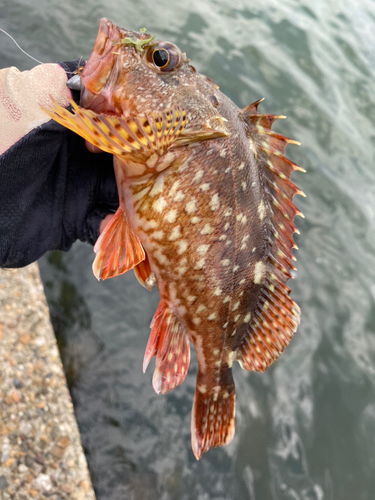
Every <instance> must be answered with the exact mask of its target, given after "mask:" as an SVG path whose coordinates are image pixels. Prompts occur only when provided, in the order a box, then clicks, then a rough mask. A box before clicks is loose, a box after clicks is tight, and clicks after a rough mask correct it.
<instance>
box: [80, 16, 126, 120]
mask: <svg viewBox="0 0 375 500" xmlns="http://www.w3.org/2000/svg"><path fill="white" fill-rule="evenodd" d="M120 33H121V28H119V27H118V26H117V25H116V24H114V23H112V21H110V20H109V19H107V18H105V17H103V18H102V19H100V21H99V27H98V34H97V36H96V40H95V42H94V46H93V49H92V51H91V54H90V57H89V58H88V60H87V62H86V65H85V67H84V69H83V71H82V74H81V84H82V89H81V100H80V104H81V106H82V107H84V108H88V107H90V109H92V110H93V111H95V110H96V109H98V110H101V111H106V112H110V113H115V114H118V112H116V110H115V108H114V106H113V103H112V100H111V96H112V92H113V88H108V83H109V82H110V80H111V77H112V76H113V71H116V69H115V68H116V64H115V58H116V57H117V56H116V55H115V54H114V53H113V52H114V43H113V42H114V41H116V40H118V39H119V38H121V35H120Z"/></svg>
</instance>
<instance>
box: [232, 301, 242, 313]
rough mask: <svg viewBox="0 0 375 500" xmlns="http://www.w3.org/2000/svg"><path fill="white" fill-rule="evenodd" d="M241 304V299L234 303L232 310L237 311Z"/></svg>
mask: <svg viewBox="0 0 375 500" xmlns="http://www.w3.org/2000/svg"><path fill="white" fill-rule="evenodd" d="M240 304H241V302H240V301H238V302H236V303H235V304H234V306H233V307H232V311H237V309H238V308H239V307H240Z"/></svg>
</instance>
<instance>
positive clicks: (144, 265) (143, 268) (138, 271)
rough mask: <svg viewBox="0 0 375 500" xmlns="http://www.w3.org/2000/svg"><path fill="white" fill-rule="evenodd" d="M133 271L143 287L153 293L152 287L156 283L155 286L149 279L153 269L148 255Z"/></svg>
mask: <svg viewBox="0 0 375 500" xmlns="http://www.w3.org/2000/svg"><path fill="white" fill-rule="evenodd" d="M133 271H134V274H135V277H136V278H137V280H138V282H139V283H140V284H141V285H142V286H144V287H145V288H147V290H148V291H151V290H152V287H153V286H154V284H156V283H154V284H153V283H152V280H150V279H149V278H150V275H151V267H150V263H149V261H148V257H147V254H146V257H145V260H142V262H140V263H139V264H137V265H136V266H135V267H134V268H133Z"/></svg>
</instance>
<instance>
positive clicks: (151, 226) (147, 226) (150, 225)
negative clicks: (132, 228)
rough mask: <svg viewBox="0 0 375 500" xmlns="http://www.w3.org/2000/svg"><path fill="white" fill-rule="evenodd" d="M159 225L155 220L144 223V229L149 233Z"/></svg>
mask: <svg viewBox="0 0 375 500" xmlns="http://www.w3.org/2000/svg"><path fill="white" fill-rule="evenodd" d="M158 225H159V224H158V223H157V222H156V221H155V220H153V219H151V220H145V221H142V229H143V230H144V231H148V230H149V229H154V228H155V227H158Z"/></svg>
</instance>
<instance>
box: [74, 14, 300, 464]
mask: <svg viewBox="0 0 375 500" xmlns="http://www.w3.org/2000/svg"><path fill="white" fill-rule="evenodd" d="M127 37H130V38H133V39H134V40H146V39H148V38H149V37H150V35H147V34H145V33H136V32H130V31H126V30H124V29H122V28H119V27H118V26H116V25H114V24H112V23H111V22H110V21H108V20H106V19H102V20H101V21H100V25H99V34H98V38H97V41H96V43H95V46H94V49H93V52H92V54H91V56H90V59H89V60H88V62H87V64H86V67H85V69H84V71H83V73H82V84H83V86H84V90H83V92H82V97H81V105H82V106H83V107H85V108H90V109H91V110H94V111H95V112H96V113H104V114H112V115H117V116H125V117H126V116H141V115H152V113H154V112H156V111H162V110H167V109H170V108H172V107H177V108H178V109H180V110H185V111H186V118H187V127H186V132H192V131H195V130H202V129H208V130H209V129H218V130H222V131H224V133H225V134H226V137H220V138H216V139H212V140H207V141H198V142H196V143H193V144H188V145H185V146H182V147H178V148H177V147H175V148H174V147H173V146H172V147H171V149H170V151H169V152H168V153H167V154H166V155H165V156H164V157H163V159H162V161H163V162H164V163H163V166H162V168H163V169H162V170H161V169H158V170H161V171H155V170H153V169H152V168H149V167H146V166H145V165H141V164H139V163H134V162H132V161H128V160H127V159H126V158H125V159H124V158H116V157H115V159H114V166H115V172H116V178H117V182H118V187H119V195H120V203H121V206H122V207H123V209H124V211H125V213H126V217H127V219H128V221H129V223H130V225H131V226H132V228H133V229H134V232H135V233H136V235H137V236H138V238H139V240H140V242H141V243H142V246H143V248H144V250H145V253H146V255H147V257H148V261H149V264H150V268H151V271H152V273H153V275H154V276H155V278H156V281H157V285H158V288H159V292H160V297H161V305H162V307H163V308H164V309H165V310H167V311H168V314H169V315H170V316H171V317H173V318H174V321H176V325H177V326H176V331H177V332H180V331H181V332H182V334H183V335H184V336H187V337H188V339H189V340H191V341H192V342H193V344H194V346H195V349H196V352H197V358H198V364H199V368H198V375H197V389H196V394H195V399H194V408H193V416H192V443H193V451H194V453H195V455H196V457H197V458H200V456H201V454H202V453H203V452H204V451H207V450H208V449H209V447H210V446H217V445H220V444H225V443H228V442H230V441H231V440H232V438H233V434H234V404H235V403H234V401H235V397H234V382H233V377H232V371H231V367H232V364H233V361H234V360H235V359H236V357H237V356H238V357H239V358H240V361H241V362H243V363H244V364H245V367H246V368H247V369H254V370H264V369H265V368H266V367H267V366H269V364H271V363H272V361H273V360H274V359H276V358H277V357H278V355H279V354H280V352H282V350H283V349H284V347H285V345H287V343H288V342H289V340H290V338H291V336H292V335H293V332H294V331H295V329H296V326H297V324H298V317H299V316H298V315H299V313H298V311H297V306H295V305H294V303H293V302H292V301H291V300H290V299H289V297H288V294H289V289H287V287H286V286H285V282H286V280H287V279H288V277H289V276H290V275H289V271H290V269H291V267H292V266H291V263H290V258H291V256H292V254H291V249H292V247H293V242H292V239H291V235H292V233H293V232H294V226H293V223H292V222H293V218H294V215H295V214H296V213H297V210H296V209H295V207H294V206H293V205H292V204H291V200H292V197H293V195H294V194H295V193H296V192H298V190H297V189H296V188H295V186H294V185H292V184H291V183H290V181H288V178H289V175H290V171H291V170H293V168H291V167H290V165H291V163H290V162H289V163H288V164H287V163H285V165H287V167H286V166H285V165H284V164H283V165H284V167H283V168H284V171H286V170H287V168H289V171H287V172H286V176H285V175H284V174H281V175H280V177H281V179H284V178H285V179H286V180H285V181H284V180H282V181H280V182H284V184H285V183H287V182H289V184H285V186H286V187H285V186H284V187H285V189H289V190H290V192H288V196H284V197H282V196H281V198H280V199H285V200H286V201H287V202H288V203H289V200H290V203H289V204H288V205H285V206H284V205H282V203H284V202H282V203H281V205H280V204H279V205H278V201H277V199H278V198H277V196H278V195H277V194H275V195H274V198H272V193H271V191H272V189H273V188H272V186H271V188H269V187H267V186H266V180H267V179H268V178H266V176H265V173H264V170H266V168H265V167H261V165H263V164H264V165H265V163H266V162H267V161H268V158H271V156H270V155H271V152H272V151H273V150H277V152H276V153H275V155H276V156H275V155H274V156H275V158H276V160H277V161H279V162H280V161H281V162H283V161H284V160H283V158H281V159H280V151H281V152H283V150H284V148H285V143H287V142H288V141H287V140H286V139H285V138H283V137H282V136H280V137H276V138H274V137H272V138H271V139H270V138H269V136H270V134H269V132H268V130H270V128H269V129H268V128H267V131H266V132H264V133H265V134H268V135H265V136H264V137H263V136H261V135H257V134H256V132H258V133H259V134H262V133H263V130H264V127H265V126H267V127H268V122H267V120H269V119H270V117H269V115H267V117H266V118H262V117H263V116H265V115H256V113H257V112H256V107H255V108H254V109H253V108H251V109H250V111H248V115H249V116H247V114H246V113H245V112H242V111H241V110H240V109H239V108H238V107H237V106H236V105H235V104H234V103H233V102H232V101H231V100H230V99H229V98H228V97H226V96H225V95H224V94H222V93H221V92H220V91H219V90H218V87H217V86H215V85H214V84H213V83H212V82H211V80H209V79H208V78H207V77H205V76H204V75H200V74H198V73H196V71H195V69H194V68H193V67H192V66H190V65H189V63H188V60H187V59H186V56H185V55H184V54H182V55H181V64H180V66H178V67H177V68H176V69H175V70H174V71H171V72H169V73H163V72H162V71H160V70H158V69H157V68H155V67H153V66H152V64H150V61H149V59H147V54H148V52H147V45H146V46H145V47H144V50H143V51H141V50H138V49H137V48H136V47H135V45H134V44H120V43H117V42H118V41H119V40H121V39H124V38H127ZM154 43H157V42H155V41H153V42H152V44H154ZM254 113H255V114H254ZM258 116H259V117H260V118H259V119H258V118H257V117H258ZM254 117H255V118H254ZM252 120H253V121H254V120H255V122H254V123H255V125H254V127H255V128H254V127H253V126H252ZM265 120H266V121H265ZM272 121H273V120H271V123H272ZM267 141H268V143H267ZM270 141H273V142H270ZM283 141H284V143H283ZM279 143H280V144H281V143H283V145H281V146H280V144H279ZM266 146H267V147H268V146H270V147H271V150H270V151H271V152H270V153H267V155H268V156H267V155H266V154H265V153H264V151H265V149H264V147H266ZM262 148H263V149H262ZM272 148H273V150H272ZM272 154H273V153H272ZM276 160H275V161H276ZM285 161H286V160H285ZM262 162H263V163H262ZM268 163H270V162H268ZM271 167H272V165H271ZM268 180H269V179H268ZM277 182H278V181H277ZM275 186H276V184H275ZM276 187H277V186H276ZM270 193H271V194H270ZM275 200H276V201H275ZM289 205H290V206H289ZM278 206H279V208H278ZM275 207H276V208H275ZM291 207H293V208H291ZM277 210H278V211H277ZM288 210H289V211H290V213H289V212H288ZM287 212H288V213H287ZM280 214H281V215H280ZM282 217H285V218H286V220H284V219H283V222H278V219H280V218H282ZM275 227H276V228H277V230H276V232H277V231H279V233H280V235H281V240H280V241H284V240H285V241H287V243H285V242H284V243H285V244H284V247H282V248H283V252H284V253H283V255H282V256H281V257H280V258H279V257H276V258H277V259H279V260H280V262H279V263H278V264H276V267H272V266H274V264H273V263H272V262H273V261H272V259H274V254H275V255H276V254H277V255H279V256H280V255H281V253H280V249H279V248H281V247H275V248H276V249H273V246H272V241H271V240H272V234H273V231H274V228H275ZM276 239H277V240H278V241H279V236H276ZM289 240H290V241H289ZM270 241H271V243H270ZM277 252H278V253H277ZM285 252H286V255H285ZM271 261H272V262H271ZM277 266H278V267H277ZM275 294H276V295H275ZM284 295H285V296H284ZM275 297H276V298H275ZM268 298H269V299H270V303H269V302H268ZM273 299H275V301H279V302H280V304H281V305H280V311H281V312H280V311H279V310H278V307H279V306H275V307H274V306H273V304H272V303H273ZM293 308H294V309H293ZM292 309H293V310H292ZM291 311H292V312H291ZM251 328H252V330H250V329H251ZM284 330H285V332H284ZM151 335H155V334H154V333H153V331H152V334H151ZM246 342H247V343H248V344H246ZM179 349H180V348H179V345H177V347H176V350H177V353H176V365H175V372H179V373H180V375H181V370H182V375H181V378H179V379H178V380H177V379H176V380H175V382H174V383H173V382H172V383H170V382H169V379H170V377H172V379H173V377H174V376H175V375H176V373H174V372H173V369H172V368H171V371H168V370H169V368H168V369H166V371H164V372H163V373H162V383H161V386H160V383H159V382H156V385H155V383H154V387H155V388H156V390H157V391H158V392H159V390H161V392H166V390H170V389H171V388H173V387H174V386H175V385H177V384H178V383H180V382H181V381H182V380H183V378H184V377H185V374H186V369H187V366H188V359H187V360H186V357H187V356H186V354H184V359H183V361H182V359H180V360H179V352H180V350H179ZM171 357H172V355H171ZM174 359H175V358H173V360H174ZM173 362H174V361H173ZM158 370H159V368H158V367H157V371H158ZM161 370H163V368H161ZM168 377H169V378H168ZM167 378H168V381H167ZM163 384H164V385H163Z"/></svg>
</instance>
